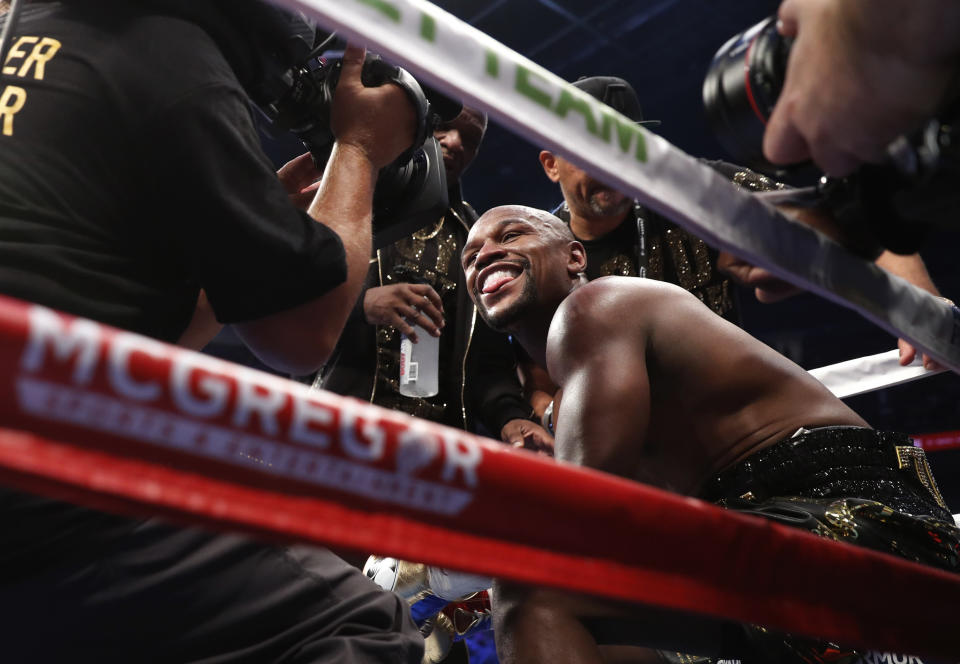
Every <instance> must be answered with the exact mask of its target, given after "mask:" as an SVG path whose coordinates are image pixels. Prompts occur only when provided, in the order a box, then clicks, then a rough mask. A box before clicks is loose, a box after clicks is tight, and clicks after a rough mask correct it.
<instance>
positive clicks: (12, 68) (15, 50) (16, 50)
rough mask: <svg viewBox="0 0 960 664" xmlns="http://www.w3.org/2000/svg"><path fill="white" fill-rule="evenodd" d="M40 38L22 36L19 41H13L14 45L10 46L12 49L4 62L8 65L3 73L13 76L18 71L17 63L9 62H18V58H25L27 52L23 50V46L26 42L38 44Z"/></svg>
mask: <svg viewBox="0 0 960 664" xmlns="http://www.w3.org/2000/svg"><path fill="white" fill-rule="evenodd" d="M39 40H40V38H39V37H20V39H18V40H17V41H15V42H13V46H11V47H10V50H9V51H7V59H6V60H4V61H3V64H4V65H6V66H5V67H4V68H3V73H4V74H6V75H7V76H13V75H14V74H16V73H17V66H16V64H12V65H11V64H9V63H10V62H13V63H16V61H17V60H19V59H21V58H25V57H26V56H27V52H26V51H24V50H21V48H20V47H21V46H23V45H25V44H36V43H37V42H38V41H39Z"/></svg>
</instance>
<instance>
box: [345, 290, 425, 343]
mask: <svg viewBox="0 0 960 664" xmlns="http://www.w3.org/2000/svg"><path fill="white" fill-rule="evenodd" d="M363 315H364V317H365V318H366V319H367V322H368V323H370V324H371V325H392V326H393V327H395V328H397V329H398V330H400V332H402V333H403V334H405V335H407V336H408V337H410V339H411V341H413V343H417V342H418V341H419V339H418V338H417V334H416V332H414V329H413V325H411V323H416V324H417V325H419V326H420V327H422V328H423V329H425V330H427V331H429V332H430V333H431V334H432V335H433V336H435V337H439V336H440V328H442V327H443V326H444V321H443V303H442V302H441V301H440V296H439V295H437V291H435V290H433V288H431V287H430V286H428V285H426V284H391V285H389V286H380V287H378V288H370V289H367V292H366V293H365V294H364V297H363Z"/></svg>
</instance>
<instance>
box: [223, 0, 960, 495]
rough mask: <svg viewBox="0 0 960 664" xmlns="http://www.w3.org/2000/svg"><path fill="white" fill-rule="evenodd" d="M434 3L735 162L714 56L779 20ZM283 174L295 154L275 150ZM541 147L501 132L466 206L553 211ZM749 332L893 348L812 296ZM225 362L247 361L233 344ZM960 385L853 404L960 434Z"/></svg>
mask: <svg viewBox="0 0 960 664" xmlns="http://www.w3.org/2000/svg"><path fill="white" fill-rule="evenodd" d="M435 4H437V5H439V6H440V7H442V8H444V9H446V10H447V11H449V12H451V13H453V14H455V15H456V16H458V17H459V18H461V19H463V20H465V21H467V22H468V23H470V24H471V25H473V26H475V27H477V28H479V29H480V30H483V31H484V32H486V33H488V34H490V35H491V36H492V37H494V38H495V39H497V40H498V41H500V42H502V43H503V44H505V45H506V46H508V47H510V48H512V49H514V50H516V51H518V52H520V53H521V54H523V55H525V56H527V57H529V58H530V59H531V60H533V61H534V62H536V63H538V64H540V65H542V66H544V67H546V68H547V69H549V70H551V71H553V72H554V73H556V74H557V75H559V76H561V77H563V78H565V79H567V80H570V81H572V80H576V79H577V78H579V77H580V76H591V75H614V76H620V77H622V78H624V79H626V80H627V81H629V82H630V83H631V84H632V85H633V87H634V88H635V90H636V91H637V95H638V96H639V98H640V102H641V104H642V106H643V109H644V115H645V117H647V118H648V119H659V120H661V121H662V124H661V125H660V126H659V127H655V128H654V131H656V132H657V133H659V134H660V135H662V136H663V137H665V138H666V139H667V140H669V141H670V142H671V143H673V144H674V145H676V146H678V147H680V148H681V149H683V150H684V151H686V152H688V153H690V154H692V155H695V156H701V157H708V158H729V157H728V155H726V154H725V153H724V151H723V149H722V148H721V147H720V145H719V144H718V143H717V141H716V139H715V138H714V137H713V135H712V134H711V132H710V129H709V128H708V126H707V123H706V121H705V118H704V112H703V104H702V101H701V86H702V83H703V78H704V74H705V72H706V70H707V67H708V65H709V63H710V60H711V59H712V57H713V55H714V53H715V52H716V50H717V49H718V48H719V47H720V46H721V45H722V44H723V43H724V42H726V41H727V39H729V38H730V37H732V36H733V35H735V34H737V33H738V32H741V31H742V30H744V29H746V28H748V27H750V26H752V25H753V24H755V23H757V22H758V21H760V20H761V19H763V18H765V17H767V16H769V15H771V14H773V13H774V12H775V11H776V7H777V5H778V4H779V3H778V2H776V1H770V0H738V1H737V2H717V1H716V0H606V1H603V0H600V1H598V0H483V1H478V0H437V1H436V2H435ZM267 150H268V152H270V153H271V156H272V157H273V158H274V159H275V160H276V161H277V162H278V163H279V162H282V161H283V160H285V159H286V158H288V157H290V156H292V154H293V153H294V152H295V151H296V150H297V148H296V147H295V145H294V144H293V143H292V142H291V141H267ZM538 152H539V148H537V147H536V146H533V145H531V144H530V143H528V142H526V141H524V140H523V139H520V138H518V137H516V136H514V135H513V134H511V133H510V132H509V131H507V130H505V129H503V128H501V127H500V126H498V125H497V124H496V122H492V123H491V126H490V129H489V131H488V133H487V136H486V139H485V140H484V143H483V146H482V148H481V150H480V154H479V156H478V157H477V159H476V161H475V162H474V164H473V166H472V167H471V168H470V170H469V171H468V172H467V175H466V176H465V178H464V193H465V198H466V199H467V200H468V201H470V202H471V203H472V204H473V205H474V207H476V208H477V210H478V211H480V212H482V211H484V210H486V209H488V208H490V207H493V206H495V205H501V204H507V203H518V204H525V205H532V206H535V207H541V208H552V207H553V206H555V205H556V204H557V203H558V202H559V200H560V194H559V189H558V188H557V186H556V185H554V184H553V183H551V182H549V181H548V180H547V179H546V177H545V176H544V175H543V172H542V170H541V168H540V165H539V163H538V161H537V153H538ZM958 246H960V238H958V237H956V236H953V237H951V236H947V235H944V236H942V237H941V236H935V237H932V238H931V239H930V240H929V241H928V243H927V245H926V248H925V249H924V251H923V252H922V255H923V257H924V259H925V260H926V262H927V266H928V268H929V270H930V272H931V274H932V275H933V278H934V281H935V282H936V283H937V284H938V286H939V288H940V290H941V292H942V293H943V294H944V295H945V296H947V297H950V298H952V299H957V298H958V297H960V274H958V271H957V269H956V267H955V261H954V258H953V257H954V253H955V251H956V248H957V247H958ZM738 295H739V299H740V304H741V310H742V312H743V323H744V327H745V328H746V329H747V330H748V331H749V332H751V333H752V334H754V335H755V336H757V337H758V338H760V339H762V340H763V341H765V342H766V343H768V344H770V345H771V346H772V347H774V348H776V349H777V350H778V351H780V352H782V353H783V354H785V355H786V356H788V357H790V358H791V359H793V360H794V361H795V362H797V363H798V364H800V365H801V366H803V367H805V368H808V369H810V368H814V367H819V366H823V365H827V364H832V363H835V362H840V361H843V360H848V359H852V358H855V357H860V356H863V355H869V354H872V353H879V352H883V351H886V350H890V349H891V348H894V347H895V340H894V339H893V338H892V337H890V335H888V334H886V333H885V332H883V331H881V330H879V329H878V328H876V327H874V326H873V325H871V324H869V323H867V322H866V321H865V320H863V319H862V318H860V317H859V316H858V315H856V314H854V313H852V312H850V311H848V310H846V309H843V308H841V307H838V306H836V305H833V304H830V303H828V302H826V301H824V300H822V299H820V298H817V297H814V296H811V295H802V296H798V297H796V298H793V299H791V300H789V301H786V302H783V303H779V304H773V305H760V304H758V303H757V302H756V301H755V300H754V299H753V297H752V295H751V294H750V293H749V292H748V291H741V292H740V293H739V294H738ZM218 346H219V348H218V350H217V351H216V352H218V353H219V354H225V355H229V356H232V357H234V358H235V359H240V360H243V359H244V356H243V355H242V354H241V353H240V351H239V349H237V348H235V347H232V344H231V343H230V341H229V338H228V337H225V338H222V339H221V340H220V341H219V343H218ZM958 398H960V377H957V376H955V375H953V374H944V375H940V376H936V377H932V378H928V379H925V380H922V381H918V382H915V383H911V384H908V385H905V386H900V387H895V388H891V389H888V390H883V391H879V392H875V393H872V394H868V395H863V396H859V397H854V398H852V399H849V400H848V403H849V405H851V406H852V407H853V408H854V409H856V410H857V411H858V412H859V413H860V414H861V415H862V416H863V417H865V418H866V419H867V420H868V421H869V422H871V424H873V425H874V426H875V427H878V428H892V429H898V430H901V431H905V432H907V433H912V434H918V433H927V432H935V431H945V430H954V429H960V417H958V414H957V403H958ZM931 461H932V462H933V464H934V466H935V469H936V471H937V473H938V477H939V479H940V483H941V485H942V486H941V489H942V491H943V493H944V494H945V495H946V496H947V500H948V502H949V503H950V504H951V507H952V508H953V510H954V511H955V512H957V511H960V450H956V451H941V452H936V453H934V454H931Z"/></svg>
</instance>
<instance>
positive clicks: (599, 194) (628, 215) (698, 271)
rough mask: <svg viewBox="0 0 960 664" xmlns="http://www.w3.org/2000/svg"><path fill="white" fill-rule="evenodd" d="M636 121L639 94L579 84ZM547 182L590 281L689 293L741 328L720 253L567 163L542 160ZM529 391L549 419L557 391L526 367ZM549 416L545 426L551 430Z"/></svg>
mask: <svg viewBox="0 0 960 664" xmlns="http://www.w3.org/2000/svg"><path fill="white" fill-rule="evenodd" d="M573 85H575V86H576V87H578V88H580V89H581V90H583V91H584V92H586V93H588V94H590V95H592V96H594V97H596V98H597V99H599V100H600V101H602V102H603V103H605V104H607V105H608V106H610V107H611V108H613V109H615V110H617V111H619V112H620V113H622V114H623V115H625V116H626V117H628V118H630V119H631V120H633V121H635V122H637V123H640V124H645V125H650V124H659V122H657V121H649V120H646V121H645V120H644V119H643V111H642V109H641V108H640V102H639V101H638V100H637V95H636V93H635V92H634V91H633V88H632V87H631V86H630V84H629V83H627V82H626V81H625V80H623V79H622V78H617V77H615V76H591V77H589V78H581V79H580V80H578V81H575V82H574V83H573ZM540 163H541V165H542V166H543V170H544V172H545V173H546V174H547V177H548V178H550V179H551V180H552V181H553V182H556V183H557V184H559V185H560V191H561V192H563V201H564V202H563V204H562V205H561V206H560V207H559V208H558V209H556V210H554V214H555V215H556V216H558V217H559V218H560V219H562V220H563V221H565V222H567V225H569V226H570V230H572V231H573V234H574V236H575V237H576V238H577V240H578V241H580V242H581V243H582V244H583V246H584V248H585V249H586V251H587V258H588V260H587V273H586V274H587V278H588V279H590V280H593V279H596V278H598V277H606V276H622V277H627V276H632V277H636V276H639V277H648V278H650V279H657V280H659V281H668V282H670V283H673V284H677V285H678V286H681V287H682V288H684V289H686V290H688V291H690V292H691V293H693V294H694V295H696V296H697V298H698V299H699V300H700V301H702V302H703V303H704V304H706V305H707V306H708V307H710V309H711V310H713V312H714V313H716V314H717V315H719V316H722V317H724V318H726V319H727V320H730V321H732V322H735V323H736V322H738V319H739V316H738V314H737V308H736V304H735V302H734V296H733V287H732V285H731V283H732V282H731V279H730V278H729V277H728V276H726V275H725V274H723V273H721V272H719V271H718V270H717V267H716V265H717V256H718V252H717V251H716V250H714V249H712V248H710V247H708V246H707V245H706V244H705V243H704V242H703V240H701V239H700V238H698V237H697V236H695V235H693V234H691V233H688V232H687V231H686V230H684V229H682V228H680V227H679V226H677V225H675V224H673V223H672V222H670V221H669V220H667V219H666V218H664V217H662V216H660V215H658V214H656V213H654V212H652V211H650V210H647V209H645V208H643V207H642V206H641V205H640V204H639V203H637V202H636V201H634V200H633V199H632V198H630V197H629V196H627V195H626V194H623V193H621V192H619V191H617V190H616V189H613V188H611V187H610V186H608V185H606V184H604V183H603V182H600V181H599V180H596V179H594V178H593V177H591V176H590V175H589V174H588V173H586V172H585V171H584V170H582V169H580V168H578V167H577V166H575V165H573V164H572V163H570V162H569V161H567V160H566V159H564V158H563V157H560V156H558V155H555V154H553V153H552V152H549V151H547V150H544V151H542V152H541V153H540ZM523 369H524V374H525V376H526V380H525V381H524V383H525V386H526V388H527V389H526V391H527V394H528V397H529V399H530V402H531V404H532V405H533V407H534V412H536V413H537V414H538V415H540V416H541V417H543V415H544V413H545V412H548V408H549V405H550V403H551V402H552V399H553V390H552V385H550V383H549V381H548V380H547V379H546V377H545V376H542V375H540V373H539V372H538V371H537V369H536V367H534V366H533V365H532V364H530V363H526V362H524V363H523ZM549 419H550V417H549V415H548V416H547V417H546V418H544V422H546V423H547V424H549Z"/></svg>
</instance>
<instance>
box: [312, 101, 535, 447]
mask: <svg viewBox="0 0 960 664" xmlns="http://www.w3.org/2000/svg"><path fill="white" fill-rule="evenodd" d="M486 126H487V118H486V116H485V115H483V114H482V113H480V112H479V111H476V110H473V109H470V108H464V109H463V111H462V112H461V113H460V115H458V116H457V117H456V118H454V119H453V120H452V121H450V122H447V123H445V124H444V125H442V126H441V127H440V128H439V129H437V131H436V132H435V137H436V138H437V140H438V141H439V142H440V146H441V148H442V150H443V160H444V167H445V170H446V174H447V183H448V187H449V195H450V208H449V209H448V210H447V213H446V214H445V215H444V216H443V217H441V218H440V219H438V220H437V221H436V222H435V223H434V224H431V225H429V226H427V227H426V228H423V229H421V230H419V231H417V232H415V233H413V234H412V235H411V236H410V237H406V238H403V239H401V240H399V241H397V242H395V243H394V244H392V245H390V246H388V247H385V248H384V249H381V250H379V251H377V252H376V254H375V255H374V257H373V259H372V260H371V263H370V272H369V274H368V275H367V281H366V283H365V286H364V291H363V294H362V295H361V297H360V299H359V301H358V303H357V306H356V307H355V308H354V311H353V313H352V314H351V317H350V320H349V322H348V323H347V327H346V329H345V330H344V333H343V335H342V336H341V338H340V341H339V343H338V345H337V349H336V351H335V353H334V358H333V360H332V361H331V362H330V363H328V364H327V366H326V367H325V368H324V369H323V371H322V372H321V374H320V376H318V378H317V380H316V381H315V385H316V386H317V387H321V388H323V389H326V390H330V391H333V392H337V393H339V394H346V395H349V396H353V397H357V398H360V399H364V400H367V401H370V402H371V403H375V404H377V405H379V406H384V407H386V408H392V409H395V410H402V411H404V412H406V413H408V414H410V415H414V416H416V417H422V418H424V419H428V420H431V421H434V422H440V423H442V424H446V425H449V426H453V427H457V428H460V429H466V430H470V431H473V430H476V429H477V424H478V423H479V424H480V425H481V426H482V427H483V430H485V432H486V433H488V434H489V435H491V436H495V437H499V438H501V439H502V440H503V441H505V442H509V443H513V444H515V445H518V446H521V445H524V446H527V447H531V448H534V449H539V448H543V447H549V445H550V442H551V438H550V436H549V434H547V433H546V432H545V431H544V430H543V428H542V427H540V425H538V424H535V423H533V422H531V421H530V420H529V416H530V406H529V404H528V403H527V402H526V401H525V400H524V398H523V396H522V393H521V389H520V383H519V381H518V379H517V375H516V368H515V362H514V359H513V352H512V349H511V348H510V346H509V343H508V341H507V338H506V337H505V336H504V335H501V334H499V333H496V332H493V331H492V330H490V329H489V328H488V327H487V326H486V324H485V323H484V322H483V321H482V320H481V319H479V318H478V317H477V314H476V308H475V307H474V306H473V304H472V303H471V302H470V299H469V296H468V295H467V293H466V291H465V290H464V288H463V273H462V271H461V270H460V269H459V265H458V262H457V261H458V257H459V255H460V250H461V249H462V248H463V243H464V242H465V240H466V237H467V232H468V231H469V230H470V227H471V226H472V225H473V222H474V221H476V219H477V213H476V212H475V211H474V210H473V208H472V207H471V206H470V205H469V204H468V203H466V202H465V201H464V200H463V199H462V193H461V190H460V176H461V175H462V174H463V172H464V171H465V170H466V169H467V167H468V166H469V165H470V162H472V161H473V158H474V157H475V156H476V154H477V150H478V149H479V147H480V142H481V141H482V140H483V135H484V132H485V131H486ZM414 324H415V325H417V326H419V328H420V329H419V330H416V331H415V329H414V327H413V325H414ZM401 334H406V335H408V336H410V337H411V339H412V340H416V339H417V334H433V335H434V336H439V342H440V358H439V360H440V361H439V365H440V368H439V393H438V394H437V395H436V396H433V397H427V398H419V397H408V396H404V395H402V394H400V391H399V387H400V386H399V375H400V362H399V355H400V335H401Z"/></svg>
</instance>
